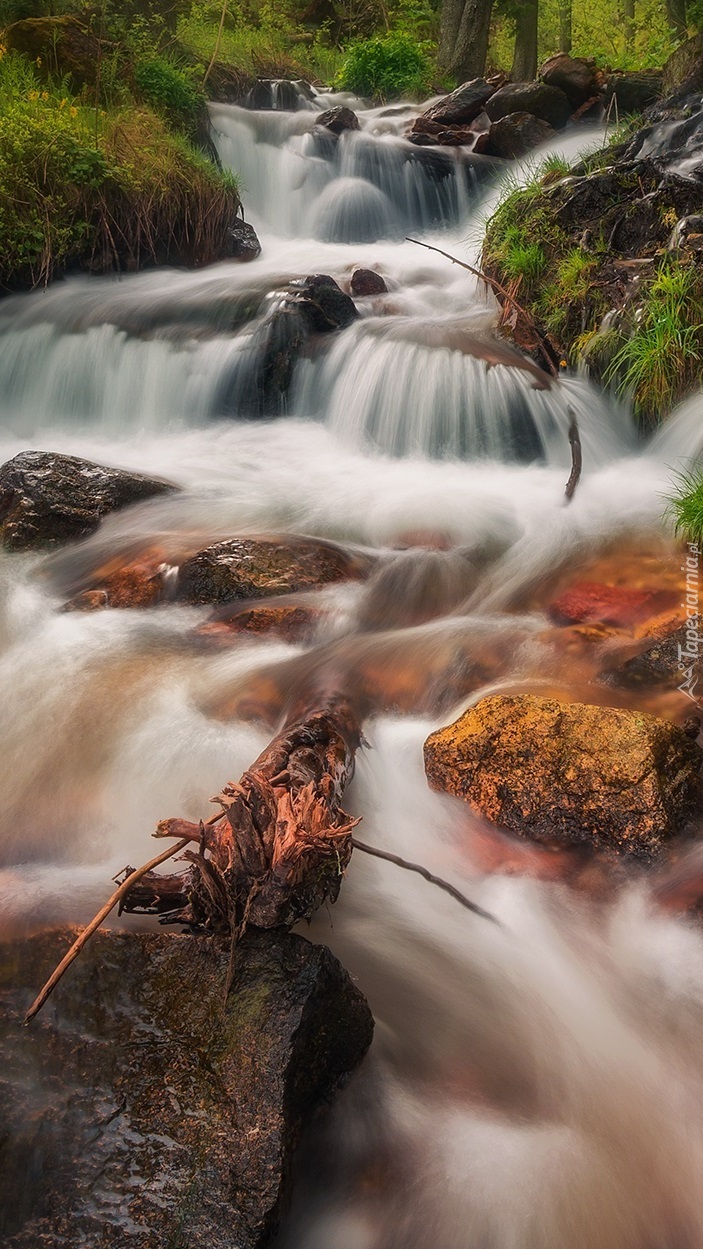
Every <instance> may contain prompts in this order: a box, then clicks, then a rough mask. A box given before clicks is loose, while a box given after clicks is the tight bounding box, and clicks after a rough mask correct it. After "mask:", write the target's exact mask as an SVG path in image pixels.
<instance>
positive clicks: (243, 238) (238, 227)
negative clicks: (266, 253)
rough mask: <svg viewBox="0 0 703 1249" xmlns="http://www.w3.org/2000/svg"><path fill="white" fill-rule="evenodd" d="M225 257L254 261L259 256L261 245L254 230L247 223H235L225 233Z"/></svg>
mask: <svg viewBox="0 0 703 1249" xmlns="http://www.w3.org/2000/svg"><path fill="white" fill-rule="evenodd" d="M227 235H228V245H227V256H228V257H231V258H232V259H233V260H241V261H243V262H244V261H248V260H256V258H257V256H260V255H261V243H260V242H259V239H258V235H257V233H256V230H255V229H254V227H253V226H252V225H249V222H248V221H237V222H236V223H235V224H234V225H233V226H232V227H231V229H230V230H228V231H227Z"/></svg>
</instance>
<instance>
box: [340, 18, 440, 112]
mask: <svg viewBox="0 0 703 1249" xmlns="http://www.w3.org/2000/svg"><path fill="white" fill-rule="evenodd" d="M430 79H431V62H430V59H429V56H428V53H427V49H426V48H425V47H423V46H422V45H420V44H418V43H417V42H416V41H415V40H414V39H413V38H412V37H411V36H410V35H407V34H405V33H403V32H402V31H396V32H391V33H390V34H388V35H383V36H376V37H375V38H373V39H363V40H358V41H357V42H356V43H353V44H351V45H350V47H349V49H348V51H347V55H346V57H345V59H344V62H343V64H342V68H341V70H340V72H339V74H338V76H337V86H339V87H341V88H342V90H345V91H353V92H354V93H355V94H356V95H365V96H371V97H373V98H374V99H377V100H392V99H399V98H400V97H401V96H412V95H416V96H417V95H422V93H423V92H424V91H426V90H427V88H428V85H429V82H430Z"/></svg>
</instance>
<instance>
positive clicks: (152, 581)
mask: <svg viewBox="0 0 703 1249" xmlns="http://www.w3.org/2000/svg"><path fill="white" fill-rule="evenodd" d="M116 562H117V563H118V565H119V561H116ZM163 593H164V579H163V571H162V562H161V560H160V559H158V558H157V559H156V560H154V559H141V560H135V561H134V562H133V563H131V564H125V565H123V566H118V567H116V568H115V569H114V571H109V572H107V573H106V574H105V575H104V576H102V577H100V578H99V580H97V581H96V583H95V585H93V586H91V588H90V589H88V590H83V591H81V592H80V593H79V594H77V595H76V596H75V597H74V598H72V599H70V600H69V601H68V603H66V605H65V608H64V610H65V611H99V610H100V609H101V608H104V607H153V606H155V604H156V603H158V602H160V601H161V599H162V598H163Z"/></svg>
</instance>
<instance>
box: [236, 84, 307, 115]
mask: <svg viewBox="0 0 703 1249" xmlns="http://www.w3.org/2000/svg"><path fill="white" fill-rule="evenodd" d="M307 86H308V84H307V83H305V84H302V83H297V82H289V81H288V79H287V78H257V80H256V82H255V84H254V86H253V87H252V88H251V90H250V91H249V92H248V93H247V95H246V98H245V100H244V106H245V108H252V109H266V110H269V109H273V110H274V111H276V112H286V113H295V112H296V111H297V110H298V109H299V108H300V106H301V103H302V102H303V101H304V100H306V99H308V98H309V97H308V95H307V92H306V91H305V89H304V88H305V87H307ZM308 90H309V87H308Z"/></svg>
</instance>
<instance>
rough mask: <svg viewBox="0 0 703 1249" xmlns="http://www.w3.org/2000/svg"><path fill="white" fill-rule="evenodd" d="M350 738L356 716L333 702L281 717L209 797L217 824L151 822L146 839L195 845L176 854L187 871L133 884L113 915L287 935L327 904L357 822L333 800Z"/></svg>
mask: <svg viewBox="0 0 703 1249" xmlns="http://www.w3.org/2000/svg"><path fill="white" fill-rule="evenodd" d="M360 741H361V732H360V728H359V721H358V717H357V714H356V711H355V710H354V708H353V707H352V705H351V703H350V702H349V700H348V699H347V698H345V697H344V696H342V695H337V694H333V695H332V696H330V697H328V698H327V699H325V700H324V701H323V702H322V703H320V704H318V705H317V706H315V707H314V708H312V709H308V710H307V711H306V712H305V713H304V714H302V715H295V714H294V715H292V716H290V717H289V719H288V721H287V722H286V725H285V726H284V728H283V729H282V731H281V732H280V733H279V734H278V735H277V737H275V738H274V739H273V741H272V742H271V743H270V745H269V746H267V747H266V750H264V751H263V753H262V754H261V755H259V758H258V759H257V760H256V762H255V763H254V764H253V765H252V767H251V768H250V769H249V770H248V771H247V772H245V773H244V775H243V776H242V778H241V780H240V781H239V782H238V783H237V784H232V783H231V782H230V783H228V784H227V785H225V787H224V789H223V790H222V792H221V793H220V794H218V795H217V797H216V798H214V799H213V802H217V803H219V805H220V806H221V807H222V812H223V813H222V815H221V816H220V817H219V818H215V819H214V821H211V822H209V823H208V824H203V823H202V822H201V823H200V824H192V823H190V822H189V821H187V820H181V819H170V820H162V821H161V823H160V824H159V825H158V826H157V829H156V833H155V836H157V837H179V838H183V837H187V838H189V839H190V840H191V841H192V842H194V843H195V844H196V845H197V846H198V850H197V852H194V851H186V852H185V854H184V856H183V857H184V858H187V859H189V860H190V863H191V868H190V870H189V871H188V872H185V873H182V874H180V875H178V876H162V875H157V874H156V873H153V872H152V873H150V874H149V875H148V876H144V877H142V879H141V880H140V881H139V882H138V883H137V885H136V886H135V887H134V888H133V889H132V890H130V893H129V894H128V896H127V898H126V900H125V902H124V905H123V909H124V910H125V911H129V912H146V913H148V914H160V915H161V916H162V922H163V923H190V924H194V925H196V926H198V927H201V928H206V929H208V930H209V931H211V932H218V933H223V934H229V935H231V936H233V937H235V938H236V937H238V936H239V935H240V934H241V933H242V932H243V931H244V929H245V927H246V926H247V924H251V925H253V926H254V927H257V928H278V927H288V928H289V927H291V926H292V925H293V924H294V923H295V922H296V921H297V920H299V919H303V918H309V917H310V916H311V915H312V914H313V912H314V911H316V910H317V909H318V907H319V906H321V905H322V903H323V902H325V901H326V900H327V899H330V900H331V901H332V902H334V901H335V900H336V898H337V894H338V893H339V888H340V884H341V880H342V873H343V871H344V868H345V867H346V866H347V863H348V862H349V859H350V857H351V851H352V843H351V830H352V828H353V827H354V826H355V824H356V823H358V821H356V820H352V819H350V817H349V816H348V815H347V814H346V813H345V811H344V810H343V809H342V805H341V800H342V794H343V792H344V788H345V786H346V785H347V783H348V781H349V780H351V777H352V775H353V772H354V756H355V754H356V750H357V748H358V746H359V743H360Z"/></svg>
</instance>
